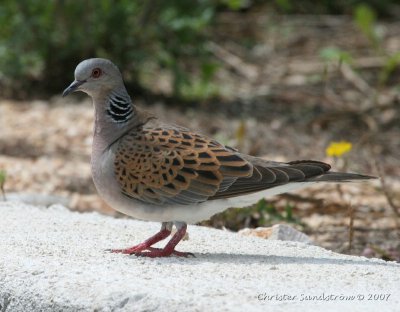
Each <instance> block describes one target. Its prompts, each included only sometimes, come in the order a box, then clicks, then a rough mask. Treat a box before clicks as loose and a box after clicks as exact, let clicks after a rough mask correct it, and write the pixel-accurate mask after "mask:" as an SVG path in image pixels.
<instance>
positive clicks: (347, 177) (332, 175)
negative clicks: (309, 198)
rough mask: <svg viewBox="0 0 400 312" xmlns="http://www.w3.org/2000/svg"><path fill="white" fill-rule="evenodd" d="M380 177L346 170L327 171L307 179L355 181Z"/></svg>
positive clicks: (317, 180) (316, 180)
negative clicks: (345, 171) (346, 171)
mask: <svg viewBox="0 0 400 312" xmlns="http://www.w3.org/2000/svg"><path fill="white" fill-rule="evenodd" d="M373 179H378V177H374V176H368V175H363V174H357V173H344V172H326V173H324V174H322V175H319V176H316V177H312V178H309V179H307V182H308V181H315V182H354V181H362V180H373Z"/></svg>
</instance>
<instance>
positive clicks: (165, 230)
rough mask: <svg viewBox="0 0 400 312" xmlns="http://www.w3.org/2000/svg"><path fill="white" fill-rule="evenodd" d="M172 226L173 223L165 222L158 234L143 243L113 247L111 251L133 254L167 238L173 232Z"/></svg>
mask: <svg viewBox="0 0 400 312" xmlns="http://www.w3.org/2000/svg"><path fill="white" fill-rule="evenodd" d="M171 227H172V224H171V223H168V222H163V224H162V226H161V230H160V232H158V233H157V234H155V235H153V236H152V237H150V238H148V239H146V240H145V241H144V242H143V243H140V244H138V245H136V246H133V247H130V248H126V249H111V250H110V251H111V252H115V253H122V254H128V255H131V254H134V253H137V252H141V251H143V250H146V249H149V248H150V247H151V246H152V245H154V244H155V243H158V242H159V241H161V240H163V239H165V238H167V237H168V236H169V234H171Z"/></svg>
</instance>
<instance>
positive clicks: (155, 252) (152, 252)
mask: <svg viewBox="0 0 400 312" xmlns="http://www.w3.org/2000/svg"><path fill="white" fill-rule="evenodd" d="M134 255H135V256H138V257H149V258H160V257H169V256H172V255H174V256H177V257H184V258H187V257H193V258H195V255H194V254H193V253H191V252H182V251H177V250H175V249H172V250H170V249H167V248H154V247H149V248H147V251H140V252H135V253H134Z"/></svg>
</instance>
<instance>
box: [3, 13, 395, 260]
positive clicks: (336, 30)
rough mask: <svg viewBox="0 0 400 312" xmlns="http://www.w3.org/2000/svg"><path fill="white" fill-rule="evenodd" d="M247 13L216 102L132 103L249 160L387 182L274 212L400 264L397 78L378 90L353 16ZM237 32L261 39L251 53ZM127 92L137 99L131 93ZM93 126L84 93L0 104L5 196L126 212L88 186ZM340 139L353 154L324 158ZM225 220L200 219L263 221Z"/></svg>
mask: <svg viewBox="0 0 400 312" xmlns="http://www.w3.org/2000/svg"><path fill="white" fill-rule="evenodd" d="M247 18H248V19H251V20H252V23H253V24H252V25H253V27H251V28H249V27H247V25H248V24H246V21H245V20H244V21H243V20H237V19H235V17H234V16H232V15H230V14H226V16H222V17H221V19H220V22H219V23H220V24H219V25H218V27H220V28H221V30H220V31H218V28H217V31H216V33H215V42H218V44H217V43H215V44H214V45H213V46H212V47H211V49H212V51H213V53H214V54H215V57H216V58H218V59H220V60H222V62H223V64H224V66H222V67H221V69H220V70H219V71H218V74H217V77H216V78H215V81H214V83H215V85H216V86H218V88H219V89H220V94H221V96H220V99H218V100H212V101H205V102H201V103H199V104H198V105H197V106H196V107H192V106H190V107H189V106H185V105H182V104H180V105H178V104H177V105H173V104H166V103H165V102H163V101H158V102H154V101H153V102H151V103H148V102H147V103H144V102H143V101H142V100H141V99H135V102H136V103H137V105H139V106H141V107H146V109H147V110H149V111H151V112H152V113H154V114H156V115H158V116H162V120H164V121H166V122H170V123H176V124H180V125H183V126H187V127H190V128H192V129H197V130H200V131H201V132H203V133H205V134H207V135H210V136H213V137H214V138H216V139H218V140H220V141H221V142H222V143H224V144H228V145H231V146H235V147H237V148H239V149H240V150H241V151H243V152H245V153H250V154H253V155H257V156H262V157H265V158H268V159H271V160H278V161H290V160H295V159H315V160H322V161H326V162H329V163H331V164H332V165H333V168H334V169H335V170H343V169H345V170H348V171H351V172H359V173H365V174H371V175H379V176H381V177H384V179H383V182H384V183H385V184H386V186H385V187H384V188H382V180H380V181H374V182H370V183H365V184H351V185H350V184H347V185H343V186H341V187H340V188H338V187H337V186H336V185H321V186H315V187H313V188H310V189H307V190H303V191H300V192H297V193H296V194H295V195H294V196H280V197H277V198H274V199H269V200H271V203H272V204H273V205H274V207H276V209H277V210H278V212H280V211H283V210H284V209H285V207H287V205H290V206H291V207H293V215H294V216H295V217H296V218H298V219H299V220H301V222H300V221H299V222H294V226H295V227H298V228H299V229H301V230H302V231H304V232H306V233H307V234H308V235H309V236H310V237H311V238H312V240H313V241H315V243H316V244H318V245H320V246H323V247H326V248H328V249H331V250H334V251H339V252H343V253H350V254H357V255H360V254H363V255H366V256H376V257H381V258H384V259H391V260H397V261H400V227H399V224H400V218H399V216H398V215H396V211H397V214H398V213H399V212H400V210H399V206H400V191H399V190H400V178H399V177H400V166H399V165H400V140H399V138H400V110H399V99H400V92H399V89H398V87H397V85H398V81H399V77H400V75H399V73H398V72H396V71H394V72H393V73H392V74H391V75H390V79H389V80H388V81H387V83H386V84H384V85H380V84H378V82H377V76H379V73H380V72H381V69H382V68H383V67H384V62H385V57H384V56H382V55H378V54H377V53H375V52H374V51H373V49H372V48H371V45H370V43H369V42H368V40H367V39H366V38H364V37H363V36H362V35H361V34H360V33H359V31H358V30H357V29H356V28H355V27H354V25H353V23H352V21H351V20H350V19H348V18H343V17H323V18H321V17H319V18H316V17H309V18H305V17H304V16H303V17H296V16H291V17H290V18H285V17H279V18H277V17H272V16H264V15H259V14H256V15H254V16H247ZM233 21H235V22H233ZM254 24H256V25H258V27H257V28H254ZM380 26H381V27H382V29H383V31H384V36H383V39H382V43H381V44H382V49H383V50H384V51H386V53H390V52H393V51H399V50H400V38H399V37H398V33H399V31H400V23H398V22H391V23H389V22H388V23H383V24H382V25H380ZM255 29H256V30H255ZM260 29H261V30H262V31H261V30H260ZM227 30H229V31H227ZM238 37H239V38H251V39H252V40H253V41H254V42H257V44H252V45H251V48H249V47H248V44H247V43H245V42H242V41H238V40H237V38H238ZM242 40H244V39H242ZM246 44H247V46H246ZM331 46H335V47H339V48H341V49H343V50H346V51H349V53H351V54H352V56H353V59H354V61H353V63H352V64H350V65H349V64H338V63H337V62H336V63H335V62H326V61H324V60H322V59H321V57H320V51H321V50H322V49H324V48H326V47H331ZM72 72H73V69H72V68H71V78H72ZM150 80H151V81H150V84H151V85H152V86H153V89H154V91H155V92H165V93H168V92H169V89H170V83H169V82H168V77H166V76H164V75H163V74H162V73H158V74H157V75H156V74H155V75H154V77H152V78H151V79H150ZM68 83H69V81H66V85H67V84H68ZM131 95H132V96H133V98H135V97H134V90H133V91H132V92H131ZM92 122H93V111H92V105H91V103H90V100H89V99H87V98H84V97H70V98H67V99H61V98H60V96H59V95H56V96H54V97H52V98H49V99H48V100H45V101H39V100H33V101H25V102H16V101H13V100H5V99H4V100H0V125H1V126H0V127H1V136H0V170H1V169H3V170H5V171H6V173H7V180H6V183H5V190H6V194H11V193H15V192H17V193H21V192H23V193H33V194H46V195H48V194H51V195H58V196H61V197H63V198H67V199H68V202H69V206H70V207H71V209H74V210H78V211H91V210H96V211H99V212H101V213H106V214H110V215H114V216H118V217H121V215H120V214H118V213H116V212H114V211H113V210H112V209H111V208H109V207H107V206H106V205H105V204H104V203H103V202H102V201H101V200H100V199H99V197H98V196H97V195H96V190H95V188H94V185H93V183H92V181H91V174H90V151H91V136H92ZM340 140H346V141H350V142H352V143H353V149H352V151H351V152H350V153H349V154H347V155H346V156H344V158H343V159H333V158H331V157H327V156H326V154H325V149H326V147H327V146H328V145H329V143H330V142H332V141H340ZM385 193H386V194H385ZM396 209H397V210H396ZM227 217H229V214H226V215H224V217H221V216H216V217H214V218H213V220H212V221H210V222H206V223H204V224H205V225H212V226H215V227H220V228H222V227H227V228H229V229H233V230H237V229H238V228H240V227H245V226H259V225H260V222H259V221H258V220H259V219H260V218H259V216H257V213H256V212H253V214H252V215H250V216H245V217H243V216H241V217H240V218H239V217H238V216H237V215H235V217H234V218H236V219H235V220H226V218H227ZM237 218H239V219H237ZM235 222H236V223H235ZM274 222H275V223H276V222H278V221H276V220H275V221H274ZM351 222H352V226H351V227H350V223H351ZM232 223H233V224H234V226H231V224H232ZM261 225H263V224H261ZM350 228H351V230H350ZM350 236H352V239H351V240H352V245H351V249H349V237H350Z"/></svg>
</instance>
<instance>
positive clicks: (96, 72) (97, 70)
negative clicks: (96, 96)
mask: <svg viewBox="0 0 400 312" xmlns="http://www.w3.org/2000/svg"><path fill="white" fill-rule="evenodd" d="M101 74H102V71H101V69H100V68H95V69H93V70H92V77H93V78H99V77H100V76H101Z"/></svg>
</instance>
